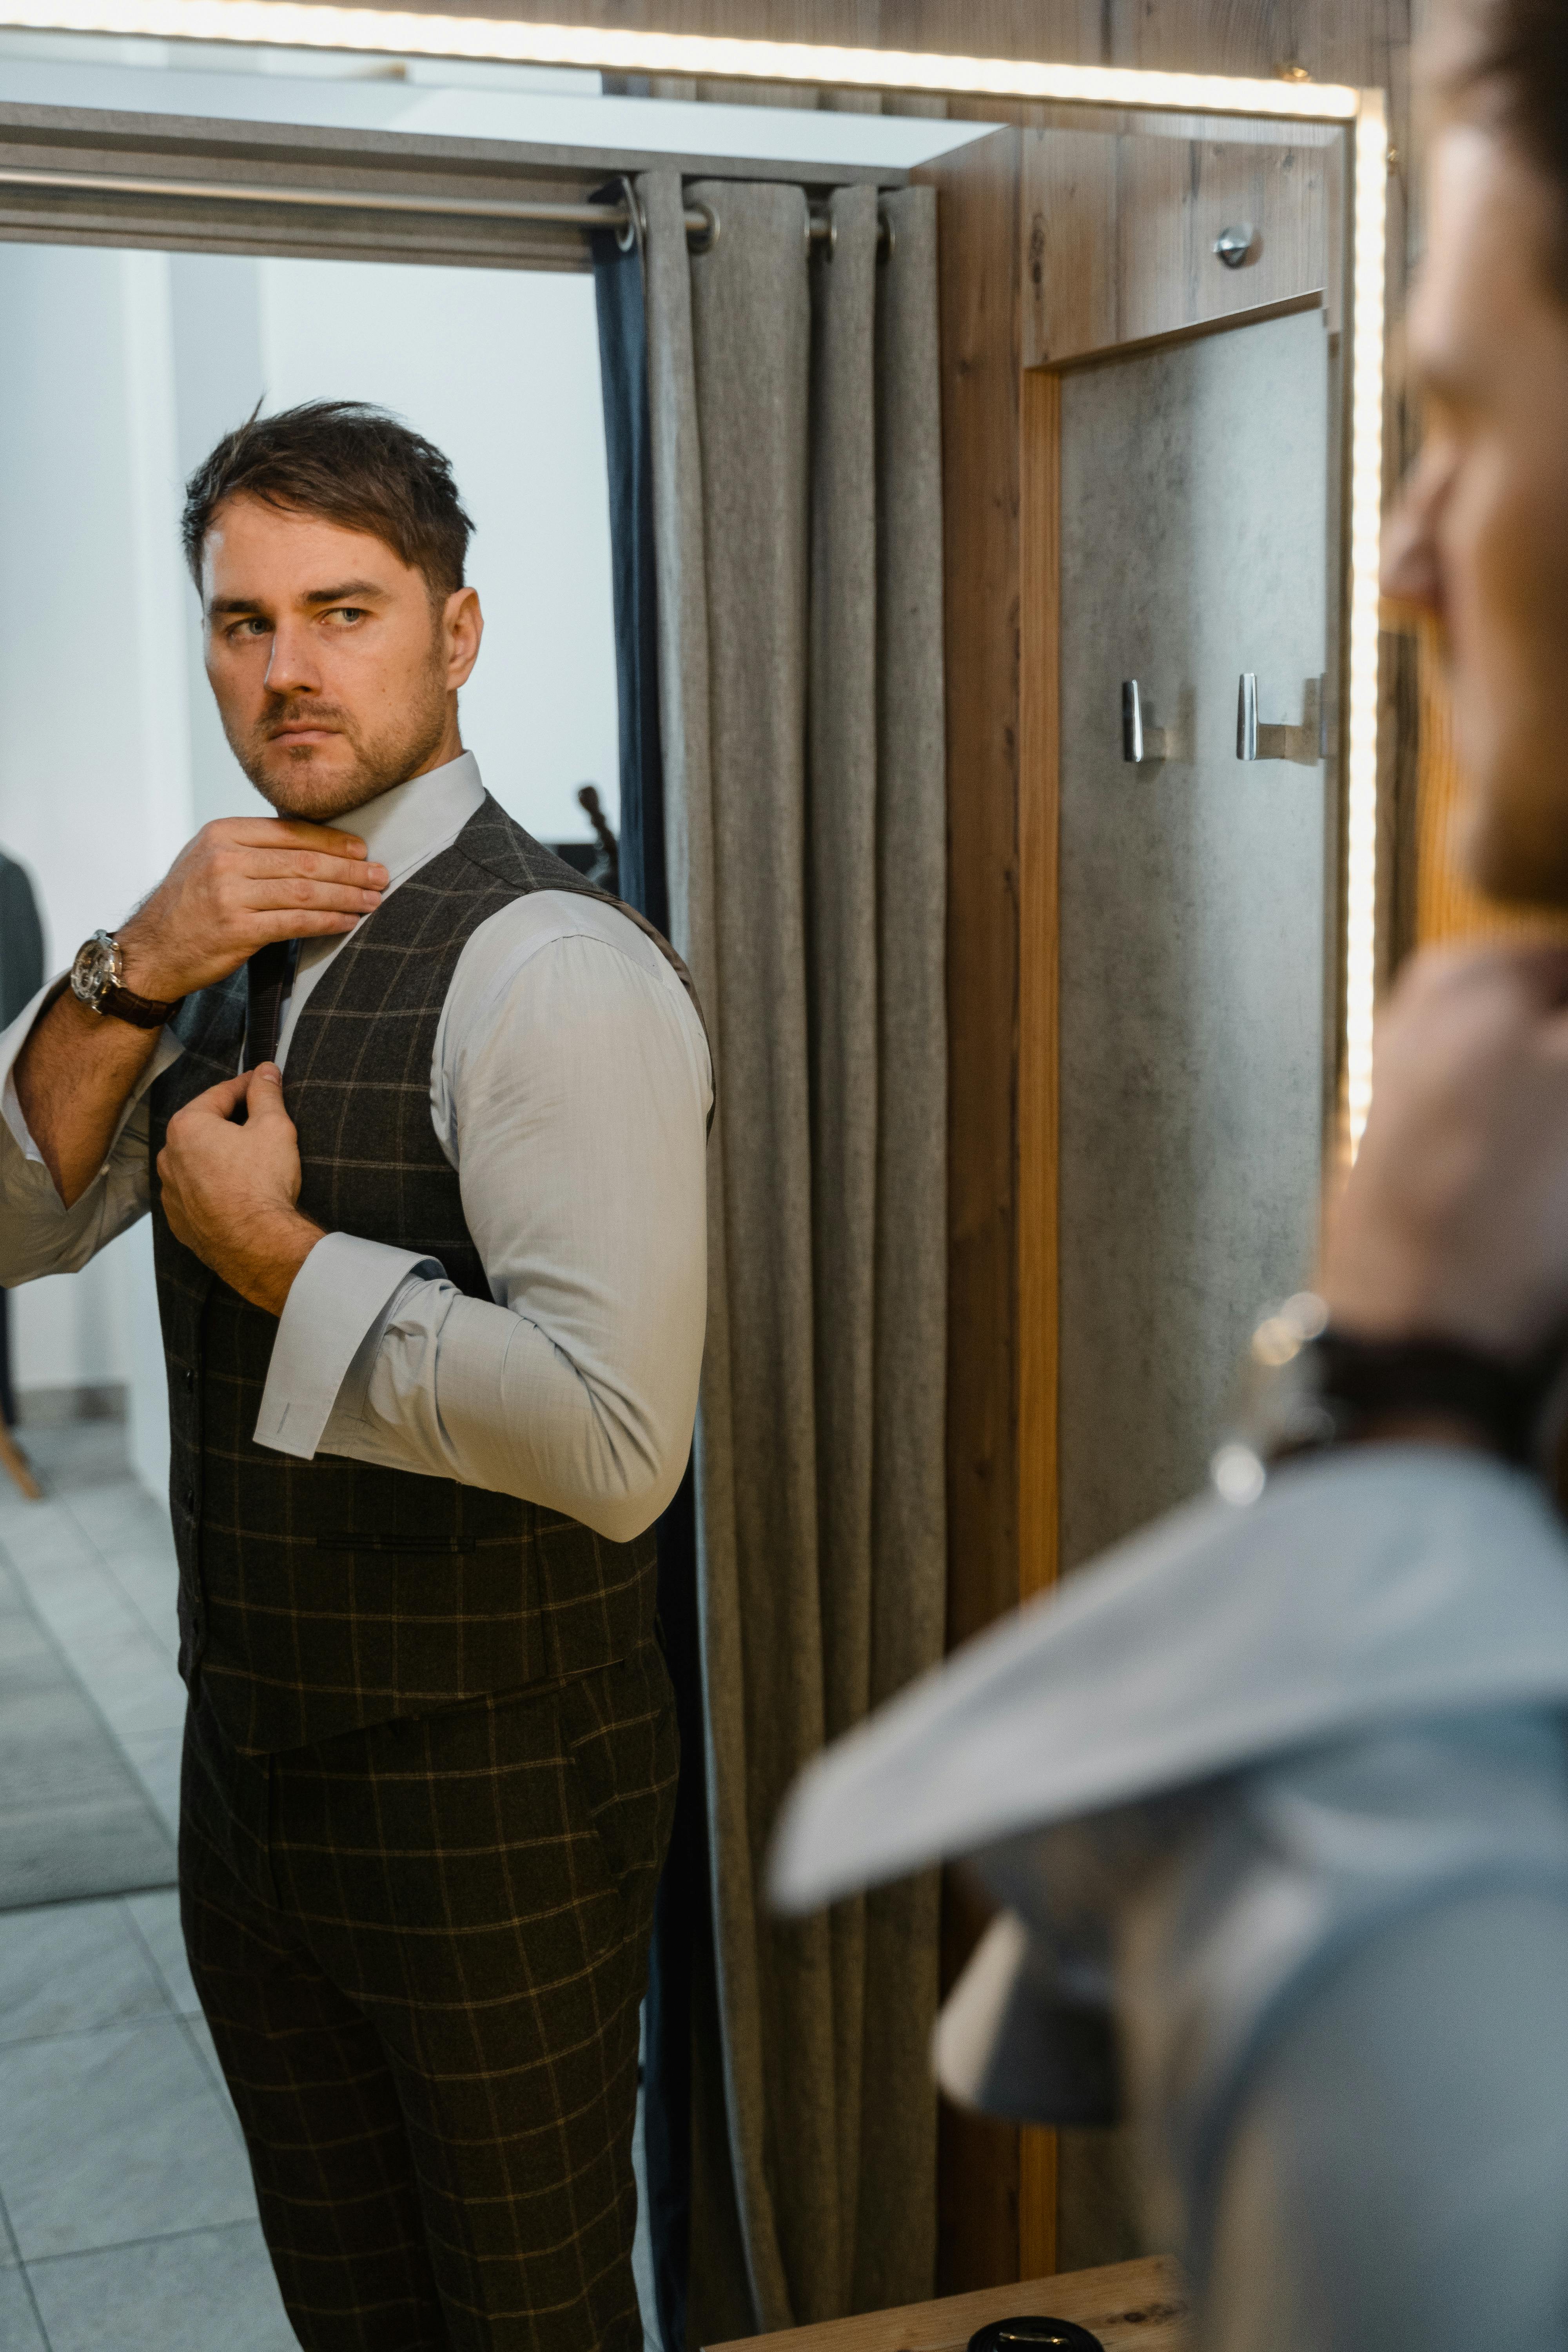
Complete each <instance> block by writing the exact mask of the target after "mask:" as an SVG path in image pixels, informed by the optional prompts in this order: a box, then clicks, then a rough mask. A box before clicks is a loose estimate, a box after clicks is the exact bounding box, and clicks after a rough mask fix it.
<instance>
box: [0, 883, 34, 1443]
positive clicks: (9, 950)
mask: <svg viewBox="0 0 1568 2352" xmlns="http://www.w3.org/2000/svg"><path fill="white" fill-rule="evenodd" d="M43 984H44V927H43V924H42V922H41V921H40V920H39V919H38V902H37V898H35V897H34V896H33V885H32V883H31V881H30V880H29V879H28V876H27V869H26V866H18V865H17V863H16V859H15V858H14V857H7V856H6V855H5V851H4V850H0V1029H9V1027H10V1026H11V1024H12V1022H13V1021H15V1020H16V1016H17V1014H18V1013H22V1012H24V1011H25V1010H26V1005H27V1003H28V1000H29V999H30V998H32V997H35V996H37V992H38V991H39V989H40V988H42V986H43ZM7 1305H8V1301H7V1299H6V1296H5V1292H4V1291H3V1290H0V1420H4V1422H5V1426H6V1427H7V1429H8V1428H9V1427H10V1426H11V1423H13V1422H14V1421H15V1420H16V1399H15V1397H14V1396H13V1395H12V1393H11V1341H10V1333H9V1330H8V1329H7V1318H6V1307H7Z"/></svg>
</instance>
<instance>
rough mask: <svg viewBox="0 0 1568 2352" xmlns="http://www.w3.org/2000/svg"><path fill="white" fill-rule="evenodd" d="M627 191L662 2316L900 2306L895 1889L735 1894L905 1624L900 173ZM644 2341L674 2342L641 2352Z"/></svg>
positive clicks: (910, 718)
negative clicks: (649, 1314) (685, 2255)
mask: <svg viewBox="0 0 1568 2352" xmlns="http://www.w3.org/2000/svg"><path fill="white" fill-rule="evenodd" d="M638 185H639V193H640V194H641V198H642V202H643V205H644V207H645V210H646V214H647V252H646V268H647V344H648V397H649V415H650V425H651V438H652V453H653V510H654V533H655V541H656V549H657V585H658V634H659V701H660V712H659V715H660V732H661V736H662V747H663V759H664V773H665V795H666V803H665V828H666V834H665V837H666V850H667V859H668V876H669V902H670V927H671V931H672V934H673V937H674V940H675V942H676V944H677V946H678V947H679V950H680V952H681V953H682V955H684V956H685V957H686V959H687V960H688V961H689V964H690V965H691V968H692V971H693V973H694V975H695V977H696V980H697V983H698V987H699V989H700V993H701V996H702V1000H703V1003H704V1004H705V1005H706V1007H707V1009H708V1013H709V1017H710V1024H711V1027H712V1032H713V1036H714V1042H715V1053H716V1060H717V1065H718V1080H719V1086H718V1092H719V1111H718V1118H717V1120H716V1123H715V1127H714V1132H713V1138H712V1143H711V1148H710V1162H709V1183H710V1223H709V1236H710V1258H709V1280H710V1314H709V1326H708V1348H707V1356H706V1360H705V1366H704V1371H703V1381H702V1402H701V1411H700V1420H699V1426H698V1445H697V1493H698V1548H699V1571H700V1602H701V1622H702V1647H703V1678H704V1698H705V1715H706V1730H707V1742H708V1748H707V1758H706V1763H707V1786H708V1801H709V1808H710V1834H711V1852H712V1895H713V1906H714V1943H715V1948H716V1953H717V1965H718V2006H719V2015H720V2026H721V2033H720V2039H721V2045H722V2046H721V2080H718V2081H710V2082H709V2083H708V2084H707V2085H706V2088H707V2091H708V2094H709V2095H708V2096H707V2097H706V2098H705V2097H704V2080H703V2063H704V2059H705V2057H706V2056H707V2054H708V2053H703V2052H702V2051H699V2052H698V2053H697V2054H698V2065H697V2070H696V2076H695V2079H694V2113H693V2138H694V2147H693V2172H694V2183H693V2193H694V2210H693V2243H692V2287H691V2308H690V2328H689V2336H690V2340H691V2341H693V2342H700V2341H702V2340H704V2339H705V2338H706V2339H707V2340H710V2341H711V2340H713V2339H714V2338H715V2337H718V2336H725V2335H746V2334H750V2333H752V2331H753V2330H754V2329H772V2328H777V2327H785V2326H792V2325H796V2324H804V2323H805V2322H808V2321H811V2320H816V2319H822V2318H828V2317H832V2316H834V2315H838V2314H841V2313H845V2312H849V2311H853V2310H869V2309H877V2308H880V2307H882V2306H885V2305H889V2304H896V2303H902V2302H907V2301H912V2300H915V2299H918V2298H920V2297H921V2296H923V2295H926V2294H930V2293H931V2284H932V2272H933V2264H934V2252H935V2226H936V2216H935V2203H936V2200H935V2148H936V2126H935V2102H934V2095H933V2093H932V2090H931V2080H930V2073H929V2065H928V2058H927V2043H928V2039H929V2035H930V2030H931V2020H932V2017H933V2015H934V2013H935V2007H936V1995H937V1896H936V1888H935V1885H934V1882H933V1881H931V1879H925V1880H922V1881H921V1882H919V1883H915V1884H910V1885H902V1886H900V1887H896V1888H893V1889H891V1890H889V1891H888V1892H886V1893H883V1894H879V1895H873V1896H871V1897H869V1898H868V1899H866V1900H864V1901H859V1902H855V1903H847V1904H844V1905H842V1906H839V1907H838V1908H837V1909H836V1910H835V1911H834V1912H832V1913H831V1914H826V1915H824V1916H821V1917H819V1918H817V1919H814V1920H808V1921H806V1922H805V1923H804V1924H801V1923H794V1924H790V1925H787V1926H786V1925H784V1924H781V1923H779V1922H777V1921H775V1920H773V1918H772V1917H771V1916H770V1915H769V1913H768V1911H767V1908H766V1904H765V1899H764V1894H763V1864H764V1857H765V1853H766V1848H767V1843H768V1838H769V1835H770V1832H771V1830H772V1827H773V1821H774V1819H775V1817H776V1814H777V1811H778V1807H779V1804H780V1801H781V1800H782V1798H783V1796H784V1791H785V1790H786V1789H787V1788H788V1786H789V1784H790V1781H791V1780H792V1779H793V1778H794V1776H795V1772H796V1771H797V1770H798V1769H799V1768H800V1767H801V1766H802V1765H803V1764H804V1763H805V1761H806V1759H808V1758H809V1757H810V1756H812V1755H813V1754H814V1753H815V1752H816V1750H817V1748H820V1747H821V1746H822V1744H823V1742H824V1741H825V1740H827V1739H831V1738H837V1737H838V1736H839V1735H840V1734H841V1733H843V1732H845V1731H847V1730H849V1729H850V1728H851V1727H853V1726H854V1725H855V1724H856V1723H858V1721H859V1720H860V1719H861V1718H862V1717H864V1716H865V1715H866V1714H867V1713H868V1711H869V1710H870V1709H871V1708H872V1707H874V1706H877V1705H878V1704H879V1702H880V1701H881V1700H883V1699H884V1698H886V1697H887V1696H889V1694H890V1693H891V1692H892V1691H894V1690H896V1689H898V1688H899V1687H900V1685H902V1684H904V1683H905V1682H907V1681H908V1680H909V1679H910V1677H911V1676H912V1675H916V1674H918V1673H920V1672H921V1671H922V1670H923V1669H924V1668H926V1667H927V1666H929V1665H931V1664H933V1663H934V1662H935V1660H936V1659H937V1658H938V1657H939V1656H940V1655H941V1653H942V1632H943V1612H944V1581H945V1531H944V1524H943V1454H942V1431H943V1411H944V1393H945V1256H946V1207H945V1161H946V1042H945V1029H944V991H943V953H944V929H945V862H946V861H945V814H946V813H945V782H944V763H943V725H942V509H941V449H940V391H939V377H938V365H937V305H936V216H935V198H934V195H933V194H932V193H931V191H930V190H927V189H911V190H905V191H901V192H900V193H899V194H896V195H894V196H892V197H891V198H890V199H889V198H884V199H883V201H882V209H883V212H884V214H885V215H886V217H887V219H888V222H889V226H890V228H891V232H892V236H891V247H890V251H889V253H888V254H887V256H886V257H884V258H882V259H880V260H879V257H878V205H877V199H876V196H875V194H874V192H873V191H871V190H870V189H867V188H855V189H849V190H846V191H843V192H840V193H839V194H836V195H835V197H834V198H833V200H832V215H833V224H834V230H835V235H834V239H833V247H832V252H831V255H829V254H828V253H826V251H824V250H822V249H821V248H820V247H819V248H818V249H817V252H816V254H815V255H814V256H813V257H810V258H808V256H807V249H806V205H805V195H804V193H803V191H802V190H801V189H799V188H796V187H784V186H778V185H770V186H761V185H736V184H731V183H706V184H696V185H694V186H692V187H689V189H688V190H687V191H686V192H685V194H686V197H687V199H688V200H689V199H695V200H697V201H700V202H701V203H703V204H706V205H709V206H710V208H711V209H712V211H713V212H714V214H715V215H716V216H717V220H718V235H717V236H716V238H715V239H714V240H713V242H712V244H711V247H710V249H709V250H708V251H706V252H704V253H700V254H689V252H688V247H687V242H686V237H685V234H684V231H683V227H682V222H681V214H682V202H683V197H682V190H681V186H680V183H679V178H678V176H677V174H675V173H673V172H668V173H666V172H656V173H650V174H649V175H647V177H646V178H644V179H643V180H642V181H640V182H639V184H638ZM671 2352H673V2347H671Z"/></svg>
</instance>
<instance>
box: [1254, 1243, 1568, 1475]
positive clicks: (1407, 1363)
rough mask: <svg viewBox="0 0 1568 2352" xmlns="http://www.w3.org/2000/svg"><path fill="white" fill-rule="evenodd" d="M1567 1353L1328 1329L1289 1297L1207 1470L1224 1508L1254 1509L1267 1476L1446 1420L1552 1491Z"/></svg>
mask: <svg viewBox="0 0 1568 2352" xmlns="http://www.w3.org/2000/svg"><path fill="white" fill-rule="evenodd" d="M1565 1409H1568V1344H1565V1338H1564V1335H1563V1333H1561V1332H1559V1333H1558V1334H1556V1335H1555V1336H1554V1337H1553V1339H1552V1340H1551V1341H1550V1342H1549V1344H1548V1345H1547V1346H1545V1347H1544V1348H1542V1349H1538V1350H1537V1352H1536V1353H1535V1354H1534V1355H1532V1356H1530V1357H1528V1358H1526V1359H1524V1360H1521V1361H1514V1360H1510V1359H1509V1358H1505V1357H1502V1356H1496V1355H1491V1354H1489V1352H1488V1351H1487V1350H1486V1349H1484V1348H1477V1347H1473V1346H1471V1345H1470V1344H1469V1343H1468V1341H1465V1340H1460V1339H1447V1338H1444V1337H1443V1336H1442V1335H1440V1334H1436V1333H1433V1334H1424V1333H1417V1334H1415V1335H1413V1336H1411V1337H1409V1338H1405V1339H1369V1338H1365V1337H1363V1336H1361V1335H1359V1334H1356V1333H1353V1332H1347V1331H1337V1330H1335V1329H1334V1328H1333V1327H1332V1325H1331V1322H1330V1319H1329V1310H1328V1307H1326V1306H1325V1304H1324V1303H1323V1301H1322V1300H1321V1298H1319V1297H1317V1296H1316V1294H1315V1293H1314V1292H1312V1291H1310V1290H1303V1291H1298V1292H1297V1294H1296V1296H1295V1297H1293V1298H1288V1299H1286V1301H1285V1303H1284V1305H1283V1306H1281V1307H1271V1308H1270V1309H1269V1311H1268V1314H1266V1315H1265V1316H1264V1317H1263V1319H1262V1320H1261V1322H1260V1323H1259V1324H1258V1328H1257V1329H1256V1330H1255V1331H1254V1332H1253V1335H1252V1340H1251V1344H1250V1346H1249V1347H1248V1349H1247V1358H1246V1360H1245V1364H1244V1367H1243V1372H1242V1380H1241V1394H1240V1397H1239V1400H1238V1409H1237V1412H1236V1414H1235V1416H1234V1419H1233V1423H1232V1426H1231V1428H1230V1429H1229V1431H1228V1432H1227V1433H1226V1437H1225V1439H1224V1442H1223V1443H1222V1444H1220V1445H1219V1446H1218V1448H1217V1449H1216V1450H1215V1454H1214V1455H1213V1457H1212V1458H1211V1460H1210V1463H1209V1475H1210V1478H1211V1480H1212V1482H1213V1484H1214V1486H1215V1489H1216V1491H1217V1492H1218V1493H1219V1494H1220V1495H1222V1496H1224V1497H1225V1499H1226V1502H1228V1503H1237V1504H1246V1503H1251V1502H1256V1501H1257V1499H1258V1496H1259V1495H1261V1493H1262V1492H1263V1489H1264V1486H1265V1484H1266V1483H1267V1480H1268V1472H1269V1469H1270V1468H1271V1466H1272V1465H1274V1464H1275V1463H1277V1462H1281V1461H1286V1460H1289V1459H1290V1458H1292V1457H1293V1456H1296V1455H1300V1454H1314V1453H1321V1452H1323V1451H1324V1450H1325V1449H1326V1448H1328V1447H1331V1446H1338V1445H1353V1444H1357V1443H1358V1442H1360V1441H1362V1440H1364V1439H1367V1438H1374V1437H1376V1436H1377V1435H1378V1433H1379V1432H1380V1431H1381V1430H1383V1429H1385V1428H1386V1427H1387V1425H1388V1424H1389V1423H1390V1422H1397V1421H1401V1420H1404V1421H1407V1422H1409V1421H1415V1422H1419V1421H1423V1420H1426V1419H1427V1418H1432V1419H1437V1420H1442V1421H1447V1422H1457V1423H1459V1424H1460V1425H1461V1426H1462V1427H1463V1428H1465V1429H1466V1430H1468V1432H1469V1433H1471V1434H1472V1435H1473V1437H1474V1439H1475V1441H1476V1443H1477V1444H1479V1445H1480V1446H1481V1447H1482V1448H1484V1449H1485V1451H1487V1452H1488V1453H1490V1454H1497V1455H1500V1457H1501V1459H1502V1460H1503V1461H1505V1462H1511V1463H1513V1464H1515V1465H1518V1466H1519V1467H1521V1468H1530V1469H1533V1470H1536V1471H1538V1472H1539V1473H1540V1474H1541V1475H1542V1476H1543V1477H1544V1478H1545V1479H1546V1480H1547V1482H1548V1484H1549V1485H1550V1486H1552V1488H1553V1490H1554V1491H1555V1492H1561V1491H1562V1482H1561V1470H1560V1464H1561V1462H1562V1460H1563V1435H1564V1428H1565V1420H1564V1414H1565Z"/></svg>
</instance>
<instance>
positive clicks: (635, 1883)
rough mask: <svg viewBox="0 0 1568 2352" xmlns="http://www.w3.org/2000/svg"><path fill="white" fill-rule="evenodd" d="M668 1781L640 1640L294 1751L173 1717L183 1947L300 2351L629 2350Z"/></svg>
mask: <svg viewBox="0 0 1568 2352" xmlns="http://www.w3.org/2000/svg"><path fill="white" fill-rule="evenodd" d="M675 1771H676V1741H675V1730H674V1715H673V1709H672V1707H671V1705H670V1700H669V1687H668V1680H667V1678H666V1675H665V1670H664V1661H663V1658H662V1657H661V1655H660V1654H659V1652H658V1649H657V1647H654V1646H651V1645H650V1646H648V1647H646V1648H644V1649H641V1650H638V1651H637V1652H635V1653H634V1654H633V1655H632V1656H631V1657H629V1658H627V1659H625V1660H623V1661H622V1662H620V1663H619V1664H616V1665H613V1666H608V1667H605V1668H602V1669H600V1670H598V1671H597V1672H595V1673H593V1674H589V1675H578V1676H575V1677H573V1678H572V1679H570V1680H568V1681H565V1682H562V1683H555V1684H551V1685H543V1686H540V1687H536V1688H534V1689H531V1690H529V1691H523V1692H517V1693H514V1694H512V1695H510V1696H506V1697H490V1698H484V1699H480V1700H478V1701H476V1702H473V1703H471V1704H470V1705H468V1706H464V1707H458V1708H452V1709H448V1710H447V1712H446V1713H444V1714H441V1715H437V1716H430V1717H424V1718H422V1719H420V1720H417V1721H409V1720H406V1719H402V1720H398V1721H395V1722H388V1723H381V1724H376V1725H374V1726H372V1727H370V1728H369V1729H368V1730H363V1731H354V1732H349V1733H346V1734H344V1735H342V1737H340V1738H336V1739H331V1740H327V1741H325V1742H323V1743H322V1744H321V1746H319V1747H317V1748H311V1749H310V1750H308V1751H305V1752H302V1753H300V1754H298V1755H290V1756H242V1755H240V1754H239V1753H238V1752H237V1750H235V1749H234V1748H232V1747H231V1746H230V1744H229V1743H228V1741H227V1739H226V1738H225V1736H224V1734H223V1732H222V1730H221V1728H220V1727H218V1725H217V1723H216V1719H215V1717H214V1715H213V1711H212V1707H211V1706H210V1704H209V1703H208V1702H207V1700H206V1698H205V1692H204V1696H203V1698H202V1699H201V1700H200V1701H199V1702H198V1703H197V1705H196V1706H195V1707H194V1708H193V1713H192V1722H191V1727H190V1730H189V1733H188V1735H187V1741H186V1752H185V1774H184V1793H183V1820H182V1830H181V1851H180V1879H181V1887H182V1895H183V1907H184V1920H185V1935H186V1942H187V1947H188V1949H189V1951H190V1956H191V1964H192V1968H193V1969H194V1971H195V1980H196V1985H197V1989H198V1990H199V1992H200V1994H201V1999H202V2004H203V2006H204V2008H205V2011H206V2013H207V2016H208V2019H209V2020H210V2021H211V2024H212V2030H213V2039H214V2042H215V2043H216V2047H217V2052H218V2055H219V2057H220V2059H221V2061H222V2063H223V2068H224V2073H225V2074H226V2077H227V2079H228V2083H229V2087H230V2089H231V2090H232V2092H233V2094H234V2098H235V2103H236V2105H237V2108H238V2110H239V2115H240V2120H241V2122H242V2124H243V2126H244V2128H245V2136H246V2140H247V2146H248V2147H249V2150H250V2158H251V2164H252V2168H253V2169H254V2172H255V2175H256V2185H257V2191H258V2199H259V2202H260V2210H261V2218H262V2223H263V2227H264V2229H265V2231H266V2235H267V2242H268V2250H269V2251H270V2253H271V2256H272V2262H273V2266H274V2268H275V2270H276V2272H277V2274H278V2279H279V2285H280V2287H281V2289H282V2294H283V2299H284V2302H285V2304H286V2305H287V2307H288V2312H289V2318H290V2320H291V2321H292V2323H293V2326H294V2329H295V2332H296V2334H297V2335H298V2336H299V2338H300V2343H301V2345H303V2346H304V2347H306V2352H524V2347H526V2352H597V2347H603V2352H640V2347H641V2344H642V2327H641V2322H640V2320H639V2318H638V2315H637V2295H636V2290H635V2287H634V2284H633V2281H632V2273H631V2261H630V2251H631V2243H632V2234H633V2225H634V2221H635V2218H636V2211H637V2192H636V2189H635V2186H634V2183H633V2178H632V2164H631V2137H632V2126H633V2119H634V2116H635V2114H636V2107H637V2015H638V2005H639V2003H640V2001H641V1999H642V1993H643V1987H644V1979H645V1974H646V1968H647V1938H648V1931H649V1926H650V1922H651V1919H652V1914H653V1900H654V1891H655V1886H656V1883H657V1879H658V1869H659V1866H660V1864H661V1862H662V1859H663V1854H664V1850H665V1845H666V1843H667V1841H668V1833H669V1821H670V1814H671V1811H672V1810H673V1803H674V1789H675Z"/></svg>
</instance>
